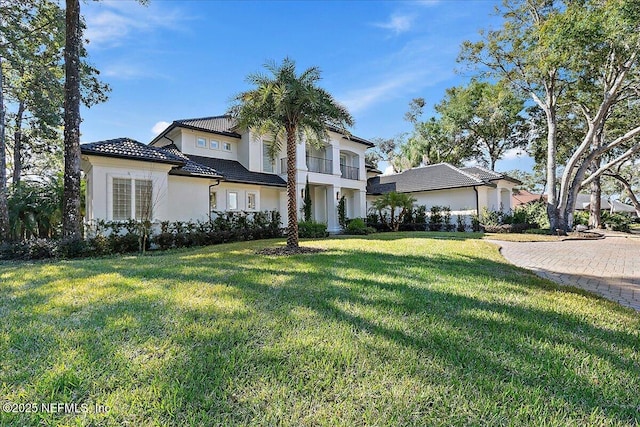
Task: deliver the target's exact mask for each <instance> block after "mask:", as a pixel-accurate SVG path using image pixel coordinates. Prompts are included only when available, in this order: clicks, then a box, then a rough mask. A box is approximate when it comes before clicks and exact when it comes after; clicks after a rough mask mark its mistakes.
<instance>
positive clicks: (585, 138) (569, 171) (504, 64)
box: [460, 0, 640, 230]
mask: <svg viewBox="0 0 640 427" xmlns="http://www.w3.org/2000/svg"><path fill="white" fill-rule="evenodd" d="M502 12H503V16H504V18H505V21H504V22H505V23H504V25H503V27H502V28H501V29H499V30H496V31H487V32H483V33H482V39H483V40H482V41H480V42H477V43H471V42H466V43H465V44H464V45H463V51H462V54H461V57H460V59H461V60H464V61H469V62H471V63H475V64H481V65H482V66H484V71H486V72H487V73H488V74H491V75H493V76H494V77H496V76H497V77H498V78H500V79H504V80H505V81H508V82H509V83H510V84H511V85H512V86H513V87H514V88H516V89H518V90H520V91H522V92H523V93H525V94H527V95H528V96H530V97H531V99H532V100H533V101H534V102H535V104H536V105H537V106H538V107H539V108H540V109H541V110H542V111H543V112H544V116H545V120H546V125H547V132H546V136H547V144H546V145H547V155H546V165H547V191H548V205H547V212H548V214H549V219H550V223H551V227H552V228H555V229H561V230H566V229H568V228H569V227H570V226H571V222H572V216H571V214H572V212H573V209H574V205H575V198H576V196H577V193H578V191H579V190H580V188H582V187H584V186H586V185H588V184H589V183H591V182H592V181H593V180H595V179H596V178H597V177H598V176H600V175H601V174H602V173H603V172H604V171H605V170H607V169H608V168H609V167H611V166H612V164H617V163H619V162H621V161H624V160H625V159H627V158H628V157H629V156H631V155H633V153H634V152H635V151H637V150H638V149H639V148H638V147H637V146H634V147H632V148H630V149H629V151H628V152H624V153H623V154H621V155H620V156H617V157H616V158H615V159H612V160H611V161H610V162H608V163H605V164H603V165H602V166H601V167H599V168H597V170H595V171H593V172H591V173H590V175H589V176H588V177H587V178H585V176H586V175H587V172H588V168H589V166H590V165H592V164H593V161H594V160H596V159H598V158H600V157H602V156H603V155H604V154H605V153H607V152H610V151H611V150H613V149H615V148H616V147H620V146H621V145H623V144H625V143H627V142H628V141H630V140H632V139H633V138H634V137H635V136H637V135H638V134H640V126H633V127H631V128H628V129H625V130H624V132H621V133H620V134H619V136H617V137H613V138H611V139H607V136H608V135H609V133H608V132H604V133H603V130H605V129H606V124H607V120H608V119H609V118H610V117H611V114H612V112H613V111H614V110H615V108H616V107H621V103H622V102H623V101H629V99H630V98H635V97H637V88H638V72H637V55H638V50H639V48H640V44H639V35H638V34H639V31H638V30H639V28H638V26H639V22H640V5H639V4H638V3H637V1H633V0H612V1H607V2H603V1H600V0H584V1H572V0H565V1H553V0H504V3H503V9H502ZM563 103H564V104H566V105H572V106H574V107H575V108H574V110H573V111H572V114H573V115H574V116H578V117H581V118H582V121H583V123H584V126H583V127H582V129H583V130H582V133H581V137H580V139H579V142H578V144H577V145H576V146H573V147H572V148H571V149H570V150H569V157H568V159H567V161H566V164H564V165H563V166H564V167H563V172H562V179H561V182H560V188H559V191H558V189H557V187H556V184H555V183H556V174H557V164H556V154H557V149H558V138H557V137H558V119H559V117H558V111H559V106H560V105H561V104H563ZM598 135H604V137H605V140H604V141H603V143H602V144H601V145H600V146H598V144H596V143H595V142H594V141H595V139H596V138H597V137H598Z"/></svg>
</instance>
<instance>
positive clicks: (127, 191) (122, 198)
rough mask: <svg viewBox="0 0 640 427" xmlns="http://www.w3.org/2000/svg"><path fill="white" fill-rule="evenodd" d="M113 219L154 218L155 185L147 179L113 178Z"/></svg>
mask: <svg viewBox="0 0 640 427" xmlns="http://www.w3.org/2000/svg"><path fill="white" fill-rule="evenodd" d="M112 201H113V206H112V218H113V220H114V221H124V220H128V219H131V218H135V219H139V220H151V219H152V218H153V183H152V181H150V180H147V179H131V178H113V181H112Z"/></svg>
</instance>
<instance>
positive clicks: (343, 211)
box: [338, 195, 347, 230]
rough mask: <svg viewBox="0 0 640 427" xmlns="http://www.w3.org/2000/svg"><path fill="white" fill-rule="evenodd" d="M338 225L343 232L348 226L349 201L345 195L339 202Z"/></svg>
mask: <svg viewBox="0 0 640 427" xmlns="http://www.w3.org/2000/svg"><path fill="white" fill-rule="evenodd" d="M338 224H340V227H341V228H342V229H343V230H344V228H345V227H346V226H347V200H346V199H345V197H344V195H343V196H341V197H340V200H339V201H338Z"/></svg>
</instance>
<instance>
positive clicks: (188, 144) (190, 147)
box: [180, 129, 241, 160]
mask: <svg viewBox="0 0 640 427" xmlns="http://www.w3.org/2000/svg"><path fill="white" fill-rule="evenodd" d="M180 131H181V136H180V145H181V147H180V149H181V151H182V152H183V153H184V154H193V155H195V156H203V157H215V158H218V159H227V160H238V148H239V144H240V143H241V140H240V139H238V138H233V137H230V136H225V135H218V134H214V133H209V132H200V131H195V130H191V129H180ZM198 137H201V138H205V139H206V140H207V148H200V147H198V146H197V145H196V141H197V138H198ZM211 140H216V141H219V144H218V149H211V148H209V147H210V141H211ZM222 142H229V143H231V151H225V150H223V149H222Z"/></svg>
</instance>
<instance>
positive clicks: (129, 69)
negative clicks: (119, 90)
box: [101, 61, 168, 80]
mask: <svg viewBox="0 0 640 427" xmlns="http://www.w3.org/2000/svg"><path fill="white" fill-rule="evenodd" d="M101 74H103V75H104V76H106V77H112V78H116V79H121V80H131V79H138V78H142V77H144V78H159V79H167V78H168V77H167V76H166V75H164V74H161V73H158V72H157V71H154V69H153V68H152V67H150V66H147V65H145V64H139V63H134V62H133V61H124V62H115V63H110V64H108V65H106V66H105V67H104V69H103V71H102V73H101Z"/></svg>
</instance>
